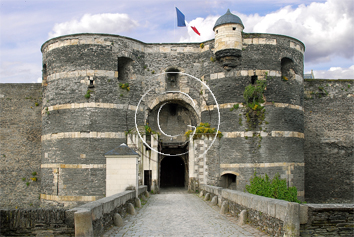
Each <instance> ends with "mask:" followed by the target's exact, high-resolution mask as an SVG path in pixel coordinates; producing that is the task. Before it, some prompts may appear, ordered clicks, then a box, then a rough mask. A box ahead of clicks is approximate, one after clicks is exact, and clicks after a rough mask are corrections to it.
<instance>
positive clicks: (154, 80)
mask: <svg viewBox="0 0 354 237" xmlns="http://www.w3.org/2000/svg"><path fill="white" fill-rule="evenodd" d="M171 75H172V76H184V77H185V78H186V79H187V80H185V81H189V82H190V86H188V88H189V90H188V91H189V92H188V93H186V92H182V91H180V90H176V89H175V88H173V89H170V90H168V88H167V89H165V87H164V88H161V84H163V83H158V82H159V80H158V79H159V78H161V77H162V76H164V77H166V76H171ZM146 81H149V82H151V84H149V85H148V86H147V87H148V89H147V90H146V92H145V93H144V94H143V96H142V97H141V98H140V100H139V102H138V104H137V106H136V109H135V114H134V119H135V120H134V123H135V129H136V131H137V133H138V135H139V138H140V140H141V141H142V142H143V143H144V145H145V146H147V147H148V148H150V149H151V150H153V151H155V152H157V153H159V154H161V155H165V156H181V155H184V154H187V153H188V151H187V152H184V153H180V154H166V153H163V152H161V151H158V150H156V149H154V148H153V147H152V146H150V145H149V144H148V143H147V142H146V141H145V140H144V139H143V137H142V135H141V134H140V132H139V129H138V123H137V114H138V111H139V108H140V107H142V105H141V104H142V102H144V101H146V100H149V101H152V99H154V97H155V99H156V98H157V97H159V96H163V95H167V94H169V95H170V94H172V97H173V98H177V97H181V96H182V97H183V98H185V99H184V100H185V102H187V103H188V104H189V105H190V106H191V107H192V108H193V109H194V110H195V111H200V116H201V111H202V109H200V108H202V107H203V106H204V107H206V108H207V109H206V110H208V109H209V106H208V105H207V104H208V102H207V99H206V98H205V96H203V94H204V95H207V94H208V95H211V97H212V99H210V100H209V101H212V102H211V103H212V104H213V105H212V107H213V109H214V108H215V109H216V111H217V124H215V126H216V133H215V135H214V134H213V139H212V141H211V142H210V144H209V145H208V147H206V149H205V151H204V153H203V155H204V154H206V153H207V152H208V150H209V149H210V148H211V147H212V145H213V144H214V142H215V139H216V137H217V135H218V131H219V126H220V111H219V104H218V102H217V101H216V98H215V96H214V94H213V92H212V91H211V90H210V88H209V86H208V85H207V84H205V83H204V82H203V81H202V80H200V79H199V78H197V77H194V76H192V75H190V74H187V73H183V72H163V73H160V74H155V75H153V76H150V77H149V78H148V80H146ZM173 82H174V81H172V83H173ZM198 84H199V85H198ZM198 87H199V88H202V90H198V89H197V88H198ZM190 90H192V91H190ZM193 90H195V91H193ZM203 90H204V93H203ZM191 95H193V96H194V97H196V98H195V99H193V98H192V96H191ZM196 95H197V96H196ZM147 97H149V98H148V99H147ZM197 100H199V101H202V102H201V103H199V104H202V105H197V104H196V101H197ZM169 103H173V100H170V101H169V100H167V101H165V102H162V103H160V104H159V105H158V110H157V116H156V119H155V120H156V123H157V128H158V131H157V132H159V133H160V134H163V135H164V136H165V138H169V139H170V140H172V139H177V138H178V137H185V131H183V132H182V133H181V134H174V135H171V134H168V132H166V131H164V130H163V129H162V128H161V125H160V113H161V110H162V109H163V108H164V106H166V104H169ZM209 103H210V102H209ZM214 103H215V104H214ZM187 126H188V127H189V128H190V130H192V132H191V133H190V134H189V139H185V141H184V142H183V143H182V145H184V144H186V143H188V142H189V141H190V140H191V139H193V137H194V135H195V134H196V129H197V128H196V126H194V125H193V124H188V125H187ZM180 145H181V144H180Z"/></svg>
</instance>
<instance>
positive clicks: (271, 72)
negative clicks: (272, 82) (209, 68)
mask: <svg viewBox="0 0 354 237" xmlns="http://www.w3.org/2000/svg"><path fill="white" fill-rule="evenodd" d="M255 71H256V76H258V79H262V78H265V74H267V76H270V77H280V76H281V72H280V71H274V70H238V71H233V72H226V73H225V72H219V73H213V74H210V80H216V79H222V78H225V77H247V76H254V74H255ZM204 77H205V76H203V77H202V80H203V79H204Z"/></svg>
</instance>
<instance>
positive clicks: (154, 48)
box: [43, 36, 209, 54]
mask: <svg viewBox="0 0 354 237" xmlns="http://www.w3.org/2000/svg"><path fill="white" fill-rule="evenodd" d="M104 38H107V37H105V36H104V37H102V38H100V37H97V38H96V37H95V38H86V39H67V40H59V41H57V42H55V43H52V44H49V45H48V46H46V47H45V48H44V49H43V52H44V53H46V52H48V51H50V50H53V49H56V48H60V47H64V46H70V45H85V44H93V45H104V46H112V47H115V42H114V40H115V39H120V38H119V37H115V38H112V40H111V41H106V40H104ZM128 40H129V39H128ZM130 43H131V44H130V45H131V47H132V49H135V50H138V51H142V52H146V53H169V52H170V53H172V54H173V53H176V54H177V52H184V53H200V52H204V51H207V50H209V45H205V46H204V47H203V48H201V47H199V44H196V45H197V47H192V46H187V47H181V46H176V45H163V46H161V45H154V44H145V43H139V42H136V41H135V40H131V41H130Z"/></svg>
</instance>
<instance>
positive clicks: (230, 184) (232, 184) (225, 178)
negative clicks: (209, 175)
mask: <svg viewBox="0 0 354 237" xmlns="http://www.w3.org/2000/svg"><path fill="white" fill-rule="evenodd" d="M236 179H237V176H236V175H234V174H224V175H222V176H221V177H220V186H221V187H223V188H228V189H233V190H236V189H237V183H236Z"/></svg>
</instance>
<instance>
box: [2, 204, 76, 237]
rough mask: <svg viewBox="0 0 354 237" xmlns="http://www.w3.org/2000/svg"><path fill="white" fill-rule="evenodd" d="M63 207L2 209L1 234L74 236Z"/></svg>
mask: <svg viewBox="0 0 354 237" xmlns="http://www.w3.org/2000/svg"><path fill="white" fill-rule="evenodd" d="M66 211H67V210H65V209H58V208H54V209H2V210H0V222H1V228H0V235H1V236H58V235H59V236H74V235H75V231H74V223H73V222H72V221H70V219H68V214H67V213H66Z"/></svg>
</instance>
